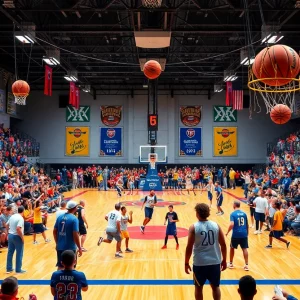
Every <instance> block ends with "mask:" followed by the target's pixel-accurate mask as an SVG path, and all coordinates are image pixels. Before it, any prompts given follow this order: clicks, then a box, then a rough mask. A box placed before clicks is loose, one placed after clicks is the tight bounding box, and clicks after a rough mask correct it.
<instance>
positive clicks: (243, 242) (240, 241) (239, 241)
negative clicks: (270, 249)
mask: <svg viewBox="0 0 300 300" xmlns="http://www.w3.org/2000/svg"><path fill="white" fill-rule="evenodd" d="M239 245H240V247H241V248H242V249H247V248H249V246H248V238H231V242H230V248H234V249H237V248H238V246H239Z"/></svg>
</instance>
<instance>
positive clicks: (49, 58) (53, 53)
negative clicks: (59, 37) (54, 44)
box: [43, 49, 60, 66]
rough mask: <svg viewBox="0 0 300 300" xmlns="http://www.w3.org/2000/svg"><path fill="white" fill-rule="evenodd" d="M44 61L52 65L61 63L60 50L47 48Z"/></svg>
mask: <svg viewBox="0 0 300 300" xmlns="http://www.w3.org/2000/svg"><path fill="white" fill-rule="evenodd" d="M43 61H44V62H45V63H46V64H47V65H50V66H57V65H60V50H59V49H52V50H46V55H45V56H44V57H43Z"/></svg>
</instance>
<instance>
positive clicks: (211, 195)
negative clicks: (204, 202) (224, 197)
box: [207, 191, 213, 201]
mask: <svg viewBox="0 0 300 300" xmlns="http://www.w3.org/2000/svg"><path fill="white" fill-rule="evenodd" d="M207 197H208V200H209V201H212V198H213V194H212V193H211V192H210V191H208V192H207Z"/></svg>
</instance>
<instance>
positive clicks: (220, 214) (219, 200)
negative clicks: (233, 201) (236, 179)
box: [215, 181, 224, 216]
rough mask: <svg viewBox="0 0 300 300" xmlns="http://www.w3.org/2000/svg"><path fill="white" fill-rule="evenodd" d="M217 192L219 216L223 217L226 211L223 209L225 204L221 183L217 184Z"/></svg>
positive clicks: (217, 182)
mask: <svg viewBox="0 0 300 300" xmlns="http://www.w3.org/2000/svg"><path fill="white" fill-rule="evenodd" d="M215 191H216V194H217V199H216V200H217V209H218V212H217V216H222V215H224V211H223V210H222V208H221V206H222V203H223V191H222V188H221V187H220V184H219V181H216V182H215Z"/></svg>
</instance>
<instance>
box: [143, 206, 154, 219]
mask: <svg viewBox="0 0 300 300" xmlns="http://www.w3.org/2000/svg"><path fill="white" fill-rule="evenodd" d="M152 215H153V208H150V207H145V218H148V219H152Z"/></svg>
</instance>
